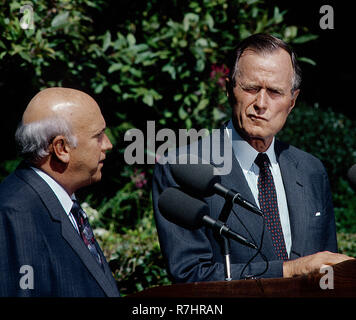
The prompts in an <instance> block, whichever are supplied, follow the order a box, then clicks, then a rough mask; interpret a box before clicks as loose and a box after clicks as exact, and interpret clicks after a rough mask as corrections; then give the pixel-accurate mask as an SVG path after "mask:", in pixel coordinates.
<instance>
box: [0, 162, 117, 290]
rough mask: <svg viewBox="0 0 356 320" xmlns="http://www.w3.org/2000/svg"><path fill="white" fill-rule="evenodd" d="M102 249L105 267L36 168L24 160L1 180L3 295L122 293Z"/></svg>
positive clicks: (0, 272) (0, 276) (0, 269)
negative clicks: (96, 257)
mask: <svg viewBox="0 0 356 320" xmlns="http://www.w3.org/2000/svg"><path fill="white" fill-rule="evenodd" d="M96 245H97V247H98V248H99V246H98V244H97V243H96ZM99 253H100V254H101V256H102V260H103V266H104V268H103V269H102V268H101V266H99V264H98V263H97V262H96V260H95V259H94V257H93V256H92V255H91V253H90V252H89V250H88V248H87V247H86V246H85V245H84V242H83V240H82V239H81V238H80V235H79V234H78V233H77V231H76V230H75V229H74V227H73V225H72V224H71V222H70V220H69V218H68V216H67V214H66V213H65V212H64V210H63V207H62V206H61V204H60V202H59V201H58V199H57V197H56V196H55V194H54V193H53V191H52V190H51V188H50V187H49V186H48V185H47V183H46V182H45V181H43V179H42V178H41V177H39V176H38V175H37V174H36V173H35V172H34V171H33V170H32V169H31V168H29V167H27V166H26V165H20V166H19V168H17V169H16V170H15V171H14V172H13V173H12V174H11V175H9V176H8V177H7V178H6V179H5V180H4V181H3V182H2V183H1V185H0V296H57V297H105V296H111V297H115V296H119V292H118V289H117V286H116V282H115V280H114V278H113V276H112V274H111V271H110V268H109V266H108V264H107V262H106V260H105V257H104V256H103V253H102V251H101V250H100V248H99ZM23 266H30V267H31V270H30V271H27V272H24V270H26V269H24V270H23V269H21V268H22V267H23ZM32 271H33V272H32ZM32 275H33V278H31V279H28V277H32ZM26 278H27V280H26ZM21 281H22V284H21ZM24 282H25V284H26V282H27V284H28V285H30V284H33V289H31V285H30V287H29V286H28V285H27V286H26V285H25V286H24Z"/></svg>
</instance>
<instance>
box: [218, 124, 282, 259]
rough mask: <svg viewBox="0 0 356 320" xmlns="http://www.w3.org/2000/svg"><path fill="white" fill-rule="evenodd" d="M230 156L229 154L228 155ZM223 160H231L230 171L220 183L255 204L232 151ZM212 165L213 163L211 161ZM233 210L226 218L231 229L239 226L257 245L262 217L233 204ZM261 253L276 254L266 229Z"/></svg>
mask: <svg viewBox="0 0 356 320" xmlns="http://www.w3.org/2000/svg"><path fill="white" fill-rule="evenodd" d="M224 129H225V128H222V129H221V131H220V138H221V141H220V146H223V145H224V144H223V140H222V139H224V135H225V131H226V130H224ZM229 148H230V150H232V145H231V144H229ZM229 157H230V155H229ZM224 161H231V172H230V173H229V174H226V175H222V176H221V184H222V185H223V186H225V187H227V188H230V189H233V190H235V191H237V192H239V193H240V194H241V195H242V196H243V197H244V198H245V199H246V200H248V201H249V202H251V203H253V204H255V205H256V206H257V204H256V202H255V198H254V196H253V194H252V192H251V190H250V187H249V185H248V183H247V180H246V178H245V176H244V173H243V171H242V169H241V167H240V164H239V162H238V161H237V159H236V156H235V154H234V152H232V154H231V158H228V159H224ZM213 165H215V164H214V163H213ZM233 209H234V212H235V213H236V215H235V213H234V212H233V211H232V212H231V213H230V216H229V218H228V220H227V224H228V225H229V227H231V229H232V230H241V226H242V227H243V229H244V230H245V232H246V236H247V238H248V239H250V235H251V236H252V237H253V239H251V240H254V241H255V243H256V244H257V245H258V246H259V244H260V241H261V235H262V227H263V220H262V217H260V216H258V215H256V214H254V213H252V212H251V211H249V210H247V209H245V208H243V207H241V206H239V205H237V204H234V206H233ZM262 250H263V253H264V254H265V255H266V256H267V257H274V256H276V255H275V253H274V250H273V245H272V240H271V237H270V235H269V232H268V230H267V229H266V230H265V233H264V238H263V249H262Z"/></svg>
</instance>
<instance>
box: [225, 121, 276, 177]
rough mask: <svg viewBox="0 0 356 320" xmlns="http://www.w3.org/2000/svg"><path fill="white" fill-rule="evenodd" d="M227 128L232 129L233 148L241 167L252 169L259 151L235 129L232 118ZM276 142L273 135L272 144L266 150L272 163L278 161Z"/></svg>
mask: <svg viewBox="0 0 356 320" xmlns="http://www.w3.org/2000/svg"><path fill="white" fill-rule="evenodd" d="M227 129H231V133H232V137H231V144H232V149H233V151H234V154H235V156H236V158H237V160H238V162H239V164H240V166H241V168H242V169H243V170H246V171H249V170H251V167H252V165H253V164H254V162H255V159H256V157H257V155H258V153H259V152H258V151H257V150H256V149H254V148H253V147H252V146H251V145H250V144H249V143H248V142H247V141H246V140H244V139H243V138H241V136H240V135H239V134H238V132H237V131H236V130H235V127H234V126H233V124H232V121H231V120H230V121H229V123H228V124H227ZM274 142H275V138H274V137H273V140H272V143H271V145H270V146H269V148H268V149H267V151H266V152H265V153H266V154H267V155H268V158H269V160H270V162H271V164H275V163H277V158H276V153H275V151H274Z"/></svg>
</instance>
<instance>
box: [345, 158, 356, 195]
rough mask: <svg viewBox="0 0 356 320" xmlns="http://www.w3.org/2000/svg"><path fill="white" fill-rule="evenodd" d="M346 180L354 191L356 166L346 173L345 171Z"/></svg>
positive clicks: (355, 188) (355, 186) (355, 187)
mask: <svg viewBox="0 0 356 320" xmlns="http://www.w3.org/2000/svg"><path fill="white" fill-rule="evenodd" d="M347 178H348V180H349V182H350V184H351V185H352V188H353V189H354V190H356V164H354V165H353V166H352V167H351V168H350V169H349V170H348V171H347Z"/></svg>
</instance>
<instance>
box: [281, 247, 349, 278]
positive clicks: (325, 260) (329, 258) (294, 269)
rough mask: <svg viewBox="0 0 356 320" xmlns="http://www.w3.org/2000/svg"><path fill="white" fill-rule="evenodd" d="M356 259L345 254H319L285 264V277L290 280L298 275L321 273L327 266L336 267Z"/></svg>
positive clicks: (326, 252) (325, 252) (324, 252)
mask: <svg viewBox="0 0 356 320" xmlns="http://www.w3.org/2000/svg"><path fill="white" fill-rule="evenodd" d="M351 259H355V258H352V257H349V256H347V255H345V254H341V253H334V252H329V251H323V252H318V253H315V254H311V255H309V256H305V257H301V258H298V259H295V260H290V261H286V262H284V263H283V277H284V278H290V277H294V276H298V275H305V274H308V273H311V272H315V271H320V269H321V268H322V267H324V266H325V265H329V266H330V265H334V264H337V263H340V262H343V261H346V260H351Z"/></svg>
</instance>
